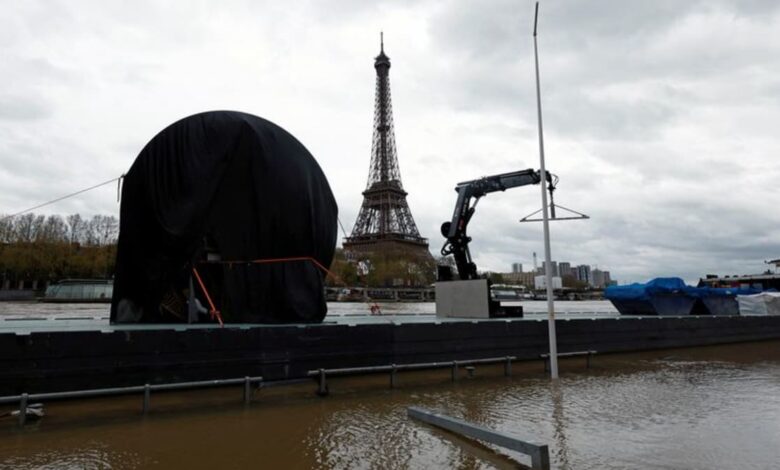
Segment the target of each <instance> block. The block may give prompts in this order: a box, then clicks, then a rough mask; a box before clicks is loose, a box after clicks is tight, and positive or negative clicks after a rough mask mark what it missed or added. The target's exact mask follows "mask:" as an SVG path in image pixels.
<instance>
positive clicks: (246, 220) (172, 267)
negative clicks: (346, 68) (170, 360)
mask: <svg viewBox="0 0 780 470" xmlns="http://www.w3.org/2000/svg"><path fill="white" fill-rule="evenodd" d="M337 211H338V209H337V206H336V201H335V199H334V197H333V193H332V192H331V190H330V186H329V185H328V181H327V179H326V178H325V175H324V174H323V172H322V170H321V169H320V167H319V165H318V164H317V162H316V161H315V160H314V157H312V155H311V154H310V153H309V151H308V150H306V148H305V147H304V146H303V145H302V144H301V143H300V142H299V141H298V140H296V139H295V137H293V136H292V135H290V134H289V133H288V132H286V131H285V130H284V129H282V128H281V127H279V126H277V125H275V124H273V123H271V122H269V121H266V120H264V119H261V118H259V117H257V116H253V115H250V114H244V113H239V112H232V111H218V112H207V113H202V114H196V115H194V116H190V117H188V118H185V119H182V120H181V121H178V122H176V123H174V124H172V125H171V126H169V127H167V128H166V129H164V130H163V131H162V132H160V133H159V134H157V136H156V137H154V138H153V139H152V140H151V141H150V142H149V143H148V144H147V145H146V147H144V149H143V150H142V151H141V153H140V154H139V155H138V158H136V160H135V162H134V163H133V166H132V167H131V168H130V171H129V172H128V173H127V175H126V176H125V178H124V186H123V189H122V207H121V219H120V233H119V246H118V252H117V263H116V277H115V281H114V292H113V299H112V304H111V321H112V322H113V323H134V322H138V323H146V322H169V321H188V320H189V321H193V318H196V319H198V318H199V319H200V320H201V321H203V320H208V319H209V316H208V315H203V312H204V310H212V308H211V305H212V304H213V305H214V309H215V310H218V311H220V312H221V317H222V318H223V319H224V321H225V322H234V323H235V322H251V323H295V322H319V321H321V320H322V319H323V318H324V316H325V314H326V312H327V306H326V303H325V297H324V289H323V279H324V275H325V273H324V272H323V271H324V269H323V268H326V267H328V266H330V263H331V261H332V260H333V253H334V249H335V245H336V229H337V225H336V224H337ZM198 311H200V312H201V314H200V315H197V312H198ZM193 312H196V314H195V315H193ZM212 317H213V315H212Z"/></svg>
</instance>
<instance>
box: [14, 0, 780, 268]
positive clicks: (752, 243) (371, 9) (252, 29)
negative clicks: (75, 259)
mask: <svg viewBox="0 0 780 470" xmlns="http://www.w3.org/2000/svg"><path fill="white" fill-rule="evenodd" d="M2 7H3V8H2V11H3V14H2V15H1V16H0V213H12V212H15V211H18V210H21V209H24V208H26V207H29V206H32V205H34V204H36V203H38V202H42V201H45V200H47V199H50V198H53V197H56V196H59V195H62V194H65V193H68V192H71V191H74V190H78V189H81V188H83V187H87V186H90V185H93V184H95V183H98V182H101V181H104V180H107V179H109V178H112V177H115V176H118V175H120V174H121V173H123V172H125V171H126V170H127V169H128V168H129V167H130V165H131V164H132V162H133V160H134V159H135V157H136V155H137V154H138V152H139V151H140V150H141V149H142V148H143V146H144V145H145V144H146V142H147V141H148V140H150V139H151V138H152V137H153V136H154V135H155V134H156V133H157V132H158V131H160V130H161V129H163V128H164V127H165V126H167V125H168V124H170V123H172V122H174V121H176V120H178V119H180V118H182V117H185V116H188V115H190V114H194V113H197V112H201V111H207V110H215V109H233V110H239V111H244V112H248V113H252V114H256V115H259V116H262V117H264V118H266V119H269V120H271V121H273V122H275V123H277V124H279V125H281V126H282V127H284V128H285V129H287V130H288V131H290V132H291V133H292V134H293V135H295V136H296V137H297V138H298V139H299V140H300V141H301V142H303V144H304V145H306V147H307V148H308V149H309V150H310V151H311V152H312V154H313V155H314V156H315V158H316V159H317V160H318V162H319V164H320V165H321V166H322V168H323V170H324V171H325V174H326V175H327V177H328V179H329V181H330V184H331V187H332V189H333V192H334V194H335V196H336V199H337V201H338V204H339V209H340V218H341V221H342V222H343V224H344V225H345V227H346V229H347V231H350V230H351V228H352V225H353V224H354V221H355V217H356V215H357V212H358V210H359V208H360V203H361V201H362V196H361V194H360V193H361V191H362V190H363V189H364V187H365V183H366V179H367V176H368V166H369V158H370V151H371V134H372V129H371V126H372V118H373V102H374V80H375V72H374V69H373V58H374V56H376V55H377V53H378V51H379V31H380V30H384V32H385V49H386V53H387V54H388V55H389V56H390V58H391V61H392V68H391V70H390V83H391V89H392V96H393V111H394V119H395V131H396V138H397V145H398V156H399V161H400V168H401V175H402V178H403V184H404V187H405V189H406V190H407V191H408V192H409V196H408V200H409V204H410V207H411V210H412V214H413V216H414V218H415V220H416V222H417V225H418V227H419V229H420V232H421V234H422V235H423V236H425V237H428V238H429V240H430V243H431V251H432V252H433V253H434V254H437V253H438V250H439V249H440V247H441V244H442V241H443V240H442V237H441V235H440V234H439V226H440V225H441V223H442V222H443V221H444V220H446V219H448V218H449V217H450V215H451V211H452V208H453V206H454V202H455V192H454V191H453V188H454V186H455V184H456V183H457V182H458V181H463V180H468V179H474V178H477V177H480V176H485V175H490V174H494V173H502V172H507V171H512V170H517V169H525V168H529V167H534V168H538V165H539V157H538V143H537V127H536V108H535V88H534V75H533V70H534V69H533V40H532V36H531V33H532V28H533V3H532V2H531V1H529V0H515V1H504V0H497V1H396V2H365V1H358V0H345V1H341V2H337V1H333V2H326V1H310V2H305V1H301V2H259V1H246V2H240V1H221V2H193V1H179V2H176V1H170V2H158V1H150V2H143V1H133V2H118V1H117V2H107V1H95V2H88V1H77V2H73V1H68V2H65V1H63V2H56V1H46V2H36V1H8V0H5V1H3V2H2ZM540 10H541V11H540V21H539V47H540V64H541V76H542V105H543V108H544V109H543V111H544V129H545V147H546V156H547V166H548V169H549V170H550V171H552V172H554V173H556V174H558V175H559V176H560V179H561V180H560V184H559V190H558V191H557V194H556V202H558V203H559V204H561V205H563V206H566V207H570V208H572V209H575V210H578V211H580V212H585V213H587V214H589V215H590V216H591V219H590V220H588V221H573V222H556V223H554V224H552V226H551V233H552V239H553V243H552V250H553V259H555V260H558V261H569V262H571V263H572V264H590V265H598V267H599V268H601V269H606V270H610V271H611V272H612V276H613V278H617V279H618V280H620V281H621V283H622V282H627V281H645V280H647V279H649V278H652V277H655V276H662V275H663V276H681V277H683V278H685V279H686V280H689V281H694V280H696V279H697V278H698V277H699V276H701V275H703V274H705V273H720V274H743V273H755V272H760V271H762V270H764V269H766V265H764V264H763V261H764V260H766V259H771V258H777V257H780V214H779V213H778V210H777V208H778V206H779V205H780V193H779V192H778V181H780V178H779V177H780V164H779V163H778V157H780V132H779V130H780V4H779V3H778V2H776V1H763V2H762V1H733V2H729V1H717V0H715V1H713V0H710V1H706V2H705V1H702V2H680V1H652V2H648V1H644V0H635V1H622V0H621V1H617V0H616V1H600V2H574V1H571V2H570V1H564V2H554V1H543V2H542V5H541V7H540ZM539 207H541V202H540V192H539V188H538V187H536V186H534V187H525V188H517V189H514V190H510V191H507V192H506V193H499V194H492V195H490V196H488V197H486V198H485V199H484V200H482V201H481V202H480V205H479V207H478V210H477V213H476V215H475V216H474V219H473V221H472V224H471V226H470V233H471V235H472V236H473V238H474V241H473V242H472V244H471V247H472V253H473V254H474V257H475V259H476V262H477V264H478V266H479V267H480V269H489V270H495V271H508V270H509V268H510V264H511V263H512V262H521V263H523V264H524V265H525V266H526V267H528V266H530V265H531V264H532V253H533V252H534V251H536V252H537V253H538V254H539V256H540V259H541V257H542V256H543V254H542V253H543V244H542V232H541V225H540V224H519V223H518V219H520V218H521V217H523V216H525V215H527V214H528V213H530V212H533V211H535V210H536V209H538V208H539ZM43 212H45V213H59V214H68V213H73V212H80V213H82V215H90V214H95V213H102V214H118V205H117V202H116V187H114V186H107V187H104V188H101V189H99V190H96V191H93V192H91V193H88V194H85V195H84V196H82V197H79V198H76V199H72V200H69V201H66V202H62V203H59V204H57V205H54V206H51V207H49V208H47V209H46V211H43Z"/></svg>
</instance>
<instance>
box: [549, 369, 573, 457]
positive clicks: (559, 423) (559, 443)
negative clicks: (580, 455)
mask: <svg viewBox="0 0 780 470" xmlns="http://www.w3.org/2000/svg"><path fill="white" fill-rule="evenodd" d="M550 399H551V401H552V408H553V411H552V423H553V428H554V432H553V437H554V438H555V446H554V447H553V449H554V450H555V454H554V458H555V461H556V462H558V464H559V465H560V468H561V469H563V470H568V469H569V468H570V465H569V446H568V444H567V442H566V432H565V430H566V423H565V417H564V414H563V390H562V388H561V384H560V382H559V381H558V380H551V381H550Z"/></svg>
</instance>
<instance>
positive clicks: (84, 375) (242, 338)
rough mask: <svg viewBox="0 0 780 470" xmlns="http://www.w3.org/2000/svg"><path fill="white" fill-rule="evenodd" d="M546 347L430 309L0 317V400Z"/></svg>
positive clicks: (748, 336) (643, 326) (509, 324)
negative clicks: (263, 321)
mask: <svg viewBox="0 0 780 470" xmlns="http://www.w3.org/2000/svg"><path fill="white" fill-rule="evenodd" d="M556 328H557V331H558V349H559V351H560V352H571V351H583V350H592V351H597V352H598V353H599V354H601V353H615V352H628V351H638V350H648V349H662V348H677V347H691V346H703V345H712V344H721V343H734V342H741V341H759V340H770V339H777V338H780V316H752V317H747V316H744V317H743V316H690V315H686V316H680V317H674V316H635V317H607V318H603V317H602V318H592V317H588V318H571V316H570V317H569V318H563V319H559V320H557V326H556ZM547 352H548V344H547V321H546V318H545V317H544V316H542V315H536V314H531V315H527V316H526V318H522V319H520V318H516V319H485V320H462V319H439V318H436V317H435V316H434V315H431V314H417V315H414V314H410V315H394V316H389V315H388V316H369V315H359V316H358V315H353V316H350V315H343V316H329V317H327V318H326V321H325V322H324V323H322V324H295V325H255V324H252V325H250V324H230V325H225V327H224V328H220V327H218V326H212V325H185V324H175V325H174V324H154V325H148V324H147V325H110V324H109V323H108V319H107V318H106V317H97V318H93V317H67V316H58V317H47V318H44V317H40V318H4V319H2V320H0V364H1V365H0V395H13V394H19V393H41V392H49V391H64V390H80V389H90V388H99V387H117V386H131V385H139V384H146V383H150V384H156V383H171V382H184V381H193V380H211V379H222V378H227V377H243V376H262V377H263V379H264V380H265V381H275V380H286V379H296V378H304V377H307V376H308V375H307V374H308V372H309V371H311V370H315V369H319V368H326V369H330V368H345V367H365V366H384V365H390V364H411V363H420V362H435V361H458V360H462V361H467V360H474V359H480V358H495V357H504V356H514V357H516V358H517V359H518V360H531V359H535V360H539V358H540V355H541V354H544V353H547Z"/></svg>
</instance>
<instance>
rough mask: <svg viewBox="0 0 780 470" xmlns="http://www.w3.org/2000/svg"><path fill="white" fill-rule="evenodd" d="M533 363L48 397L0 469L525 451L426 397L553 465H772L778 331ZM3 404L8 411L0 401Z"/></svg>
mask: <svg viewBox="0 0 780 470" xmlns="http://www.w3.org/2000/svg"><path fill="white" fill-rule="evenodd" d="M561 370H562V378H561V380H560V382H559V383H558V384H553V383H551V382H550V381H549V380H548V379H547V378H546V377H545V376H544V375H543V372H542V365H541V363H536V362H533V363H531V362H529V363H522V364H518V365H516V366H515V368H514V370H513V372H514V375H513V377H510V378H506V377H503V374H502V369H501V367H500V366H497V367H478V368H477V370H476V374H475V377H474V378H471V379H468V378H464V379H463V380H460V381H459V382H457V383H451V382H450V381H449V372H447V371H433V372H431V371H425V372H415V373H405V374H401V375H399V388H397V389H394V390H389V389H387V377H386V376H385V375H383V376H374V377H364V378H343V379H334V380H332V382H331V385H330V387H331V395H330V396H329V397H327V398H318V397H316V396H315V395H314V389H315V387H314V384H313V383H305V384H300V385H296V386H290V387H280V388H272V389H264V390H261V391H259V392H257V393H256V395H255V400H254V402H253V403H252V404H251V405H249V406H247V407H245V406H243V405H242V404H241V390H240V389H239V388H231V389H222V390H212V391H199V392H188V393H177V394H169V395H159V396H154V397H153V407H152V412H151V414H149V415H148V416H146V417H144V416H142V415H141V411H140V406H141V402H140V397H137V396H136V397H123V398H117V399H105V400H92V401H84V402H69V403H54V404H47V405H46V411H47V416H46V417H45V418H44V419H43V420H42V421H41V422H39V423H37V424H33V425H28V426H27V427H26V428H25V429H23V430H20V429H18V428H16V427H15V426H14V424H13V420H11V419H9V418H5V419H2V420H0V467H3V468H41V467H46V468H148V467H158V468H452V467H456V468H464V469H471V468H510V467H512V466H513V465H515V464H516V462H518V461H519V462H527V459H526V458H525V457H524V456H521V455H519V454H514V453H512V452H510V451H505V450H502V449H493V448H491V447H489V446H483V445H480V444H474V443H472V442H469V441H465V440H463V439H461V438H458V437H455V436H454V435H452V434H449V433H446V432H443V431H439V430H436V429H434V428H431V427H428V426H426V425H423V424H421V423H419V422H415V421H412V420H410V419H409V418H407V417H406V407H407V406H422V407H426V408H430V409H433V410H436V411H440V412H443V413H446V414H448V415H451V416H454V417H458V418H462V419H466V420H468V421H471V422H474V423H477V424H481V425H484V426H488V427H491V428H495V429H499V430H503V431H507V432H510V433H513V434H517V435H520V436H525V437H528V438H532V439H533V440H534V441H538V442H541V443H547V444H549V446H550V457H551V462H552V465H553V468H564V469H587V468H599V469H604V468H607V469H612V468H614V469H623V468H659V469H661V468H691V469H698V468H701V469H705V468H706V469H709V468H774V467H775V465H776V463H777V461H780V448H778V445H777V443H778V442H780V342H778V341H769V342H761V343H745V344H736V345H727V346H717V347H704V348H695V349H679V350H666V351H655V352H648V353H634V354H619V355H605V356H598V357H596V358H595V359H594V361H593V366H592V368H591V369H585V368H584V367H583V365H582V361H581V360H579V359H571V360H564V361H562V363H561ZM3 411H5V410H3Z"/></svg>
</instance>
